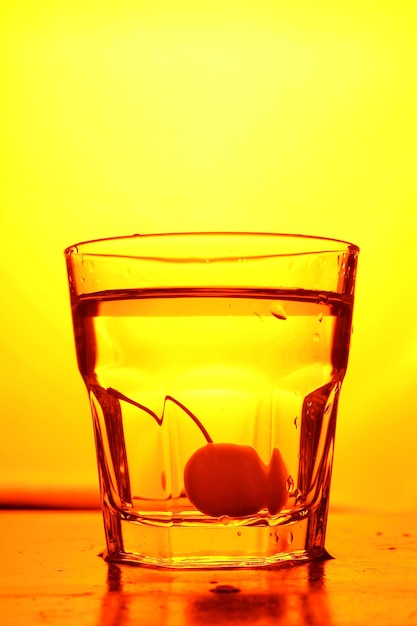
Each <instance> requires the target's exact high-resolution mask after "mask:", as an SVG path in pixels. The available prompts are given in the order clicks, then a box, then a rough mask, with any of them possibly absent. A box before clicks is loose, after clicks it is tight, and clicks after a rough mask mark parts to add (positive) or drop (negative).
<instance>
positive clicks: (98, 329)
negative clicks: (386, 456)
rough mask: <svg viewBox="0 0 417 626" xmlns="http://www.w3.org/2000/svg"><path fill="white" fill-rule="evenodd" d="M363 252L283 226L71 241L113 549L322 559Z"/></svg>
mask: <svg viewBox="0 0 417 626" xmlns="http://www.w3.org/2000/svg"><path fill="white" fill-rule="evenodd" d="M358 252H359V250H358V248H357V246H355V245H353V244H350V243H347V242H343V241H337V240H332V239H324V238H317V237H306V236H300V235H282V234H269V233H182V234H155V235H133V236H129V237H118V238H113V239H103V240H97V241H89V242H84V243H79V244H77V245H73V246H71V247H69V248H67V250H66V251H65V255H66V261H67V267H68V277H69V287H70V296H71V304H72V313H73V321H74V333H75V343H76V350H77V357H78V365H79V370H80V372H81V375H82V377H83V379H84V382H85V384H86V387H87V390H88V394H89V398H90V403H91V411H92V417H93V424H94V432H95V440H96V447H97V459H98V470H99V478H100V488H101V497H102V507H103V515H104V526H105V533H106V541H107V550H106V558H107V559H108V560H110V561H116V562H127V563H138V564H145V565H153V566H161V567H171V568H197V567H198V568H210V567H214V568H220V567H254V566H264V565H271V564H277V563H280V562H288V561H303V560H310V559H314V558H320V557H321V556H323V554H324V553H325V549H324V540H325V530H326V521H327V512H328V503H329V488H330V480H331V472H332V461H333V448H334V439H335V427H336V414H337V404H338V399H339V393H340V388H341V384H342V381H343V378H344V375H345V372H346V366H347V361H348V352H349V343H350V336H351V321H352V308H353V297H354V285H355V272H356V263H357V256H358Z"/></svg>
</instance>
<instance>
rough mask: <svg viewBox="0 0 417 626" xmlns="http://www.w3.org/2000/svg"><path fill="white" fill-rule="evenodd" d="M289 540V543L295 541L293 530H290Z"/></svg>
mask: <svg viewBox="0 0 417 626" xmlns="http://www.w3.org/2000/svg"><path fill="white" fill-rule="evenodd" d="M287 541H288V543H292V542H293V541H294V535H293V534H292V532H291V531H289V533H288V536H287Z"/></svg>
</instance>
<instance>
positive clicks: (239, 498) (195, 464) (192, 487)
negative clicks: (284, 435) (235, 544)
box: [184, 443, 288, 517]
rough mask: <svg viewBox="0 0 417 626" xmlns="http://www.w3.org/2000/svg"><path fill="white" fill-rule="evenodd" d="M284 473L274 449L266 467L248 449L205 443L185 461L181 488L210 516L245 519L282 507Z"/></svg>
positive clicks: (284, 492)
mask: <svg viewBox="0 0 417 626" xmlns="http://www.w3.org/2000/svg"><path fill="white" fill-rule="evenodd" d="M287 476H288V473H287V470H286V468H285V464H284V461H283V459H282V456H281V453H280V451H279V450H278V448H275V449H274V451H273V453H272V457H271V461H270V463H269V465H268V466H265V465H264V464H263V463H262V460H261V459H260V457H259V455H258V453H257V452H256V450H255V449H254V448H252V447H250V446H240V445H237V444H232V443H207V444H206V445H205V446H204V447H202V448H199V449H198V450H196V452H194V454H193V455H192V456H191V457H190V459H189V460H188V462H187V464H186V466H185V470H184V486H185V491H186V493H187V496H188V499H189V500H190V502H191V503H192V504H193V505H194V506H195V507H196V509H198V510H199V511H201V512H202V513H205V514H206V515H210V517H221V516H223V515H227V516H229V517H245V516H246V515H254V514H255V513H257V512H258V511H260V510H261V509H263V508H264V507H266V508H267V509H268V510H269V512H270V513H271V514H272V515H275V514H276V513H277V512H278V511H280V510H281V509H282V508H283V507H284V506H285V504H286V502H287V499H288V492H287V488H286V482H287Z"/></svg>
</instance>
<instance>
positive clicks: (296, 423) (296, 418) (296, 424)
mask: <svg viewBox="0 0 417 626" xmlns="http://www.w3.org/2000/svg"><path fill="white" fill-rule="evenodd" d="M294 426H295V427H296V428H298V417H295V418H294Z"/></svg>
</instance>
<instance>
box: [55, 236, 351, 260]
mask: <svg viewBox="0 0 417 626" xmlns="http://www.w3.org/2000/svg"><path fill="white" fill-rule="evenodd" d="M171 237H172V238H174V237H177V238H180V237H190V238H194V239H195V238H197V237H213V238H214V237H233V238H235V239H237V238H256V237H257V238H271V239H275V238H276V239H277V240H278V239H287V240H289V239H295V240H300V241H302V240H304V241H306V242H307V241H315V242H316V243H317V242H320V241H322V242H323V243H324V244H325V243H328V244H338V245H342V246H344V247H345V248H348V249H349V251H351V252H357V253H358V252H359V251H360V248H359V246H357V245H356V244H354V243H352V242H350V241H346V240H344V239H338V238H334V237H323V236H318V235H305V234H301V233H281V232H273V231H269V232H268V231H177V232H174V231H173V232H152V233H134V234H132V235H119V236H114V237H102V238H98V239H88V240H85V241H80V242H77V243H74V244H72V245H70V246H67V247H66V248H65V249H64V255H65V256H66V257H69V256H72V255H73V254H79V253H80V254H82V253H83V251H82V250H80V251H78V248H84V247H87V246H89V245H95V244H105V243H106V242H109V243H110V242H112V243H114V242H117V241H120V242H123V241H127V240H135V239H136V240H138V241H139V240H141V239H142V240H145V239H147V240H150V239H152V238H154V239H159V240H161V239H163V238H167V239H168V238H171ZM336 250H337V248H335V249H333V250H331V251H332V252H335V251H336ZM326 251H329V250H326V249H323V250H315V251H314V252H315V253H318V252H326ZM309 253H310V254H312V253H313V251H312V250H311V251H308V250H306V251H305V254H309ZM96 255H98V256H101V255H100V253H97V252H96ZM104 255H105V254H104V253H103V256H104ZM106 256H107V255H106ZM108 256H113V255H112V254H109V255H108ZM284 256H285V253H284Z"/></svg>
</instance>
